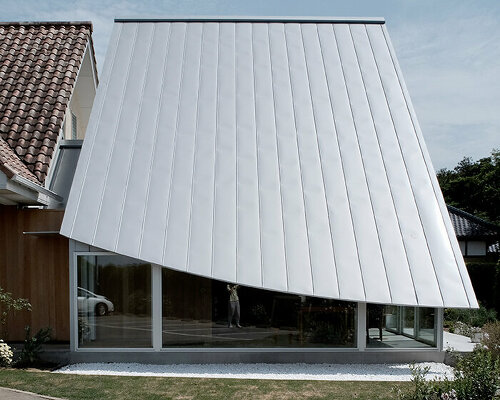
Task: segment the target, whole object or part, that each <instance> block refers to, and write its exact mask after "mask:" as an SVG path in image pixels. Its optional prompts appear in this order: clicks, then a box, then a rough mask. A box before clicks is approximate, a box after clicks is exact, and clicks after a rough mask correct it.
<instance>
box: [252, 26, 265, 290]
mask: <svg viewBox="0 0 500 400" xmlns="http://www.w3.org/2000/svg"><path fill="white" fill-rule="evenodd" d="M253 36H254V29H253V24H250V51H251V53H252V57H251V58H252V83H253V84H252V89H253V117H254V119H255V157H256V160H255V163H256V164H255V166H256V168H257V199H258V213H259V220H258V223H259V254H260V284H261V286H264V274H263V272H262V271H263V269H264V260H263V255H262V221H261V218H262V216H261V203H260V200H261V199H260V177H259V171H260V169H259V131H258V129H257V98H256V90H255V57H254V39H253Z"/></svg>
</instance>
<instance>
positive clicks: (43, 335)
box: [16, 325, 51, 367]
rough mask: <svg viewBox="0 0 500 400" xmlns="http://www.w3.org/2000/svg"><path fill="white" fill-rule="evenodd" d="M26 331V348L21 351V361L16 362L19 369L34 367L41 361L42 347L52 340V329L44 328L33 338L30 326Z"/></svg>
mask: <svg viewBox="0 0 500 400" xmlns="http://www.w3.org/2000/svg"><path fill="white" fill-rule="evenodd" d="M24 330H25V332H26V338H25V339H24V347H23V349H22V350H21V355H20V356H19V360H18V361H17V362H16V366H18V367H25V366H28V365H32V364H34V363H35V362H37V361H38V360H40V350H41V349H42V345H43V344H44V343H47V342H48V341H49V340H50V331H51V329H50V328H42V329H40V330H39V331H38V332H37V333H35V334H34V335H33V336H31V328H30V326H29V325H28V326H26V328H24Z"/></svg>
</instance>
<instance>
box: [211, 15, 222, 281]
mask: <svg viewBox="0 0 500 400" xmlns="http://www.w3.org/2000/svg"><path fill="white" fill-rule="evenodd" d="M216 26H217V62H216V70H215V91H216V93H215V138H214V201H213V203H212V246H211V247H212V256H211V259H210V276H211V277H213V270H214V258H215V250H214V249H215V240H214V234H215V211H216V209H217V208H216V207H215V204H216V200H217V179H216V178H217V136H218V133H219V94H220V92H219V57H220V24H219V23H217V24H216Z"/></svg>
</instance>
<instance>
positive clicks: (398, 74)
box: [382, 29, 471, 306]
mask: <svg viewBox="0 0 500 400" xmlns="http://www.w3.org/2000/svg"><path fill="white" fill-rule="evenodd" d="M382 32H383V33H384V38H385V41H386V44H387V48H388V49H389V54H390V56H391V59H392V62H393V65H394V70H395V72H396V76H397V77H398V82H399V86H400V87H401V92H402V94H403V98H404V100H405V104H406V109H407V110H408V114H409V115H410V120H411V123H412V126H413V130H414V131H415V136H416V138H417V143H418V147H419V150H420V154H421V155H422V159H423V160H424V164H425V167H426V171H427V176H428V177H429V180H430V182H431V186H432V191H433V192H434V198H435V200H436V203H437V206H438V209H439V211H440V214H441V220H442V222H443V225H444V227H445V229H446V233H447V237H448V242H449V243H450V248H451V251H452V253H453V258H454V259H455V263H456V265H457V268H458V275H459V276H460V281H461V282H462V288H463V290H464V293H465V296H466V297H467V303H469V306H470V305H471V302H470V299H469V293H467V290H466V288H465V284H464V280H463V277H462V273H461V271H460V267H459V265H458V260H457V255H456V253H455V250H454V249H453V245H452V243H451V238H450V233H449V231H448V227H447V226H446V222H445V220H444V218H445V216H444V213H443V211H442V209H441V206H440V204H439V199H438V194H437V193H436V187H435V184H434V181H433V177H432V175H431V172H430V165H429V163H428V160H427V158H426V157H425V154H424V150H423V148H422V143H421V138H420V134H419V129H417V128H418V123H416V122H415V120H414V115H413V113H412V110H411V107H410V104H409V103H410V102H409V99H408V98H407V93H406V90H405V89H406V87H405V85H404V84H403V82H402V80H401V76H400V73H399V68H398V64H397V60H396V59H395V57H394V55H393V52H392V49H391V46H390V41H389V40H388V39H387V36H386V31H385V30H384V29H382ZM433 265H434V262H433ZM434 272H436V271H435V268H434ZM436 280H437V282H438V285H439V279H438V277H437V273H436ZM439 290H440V291H441V286H440V285H439ZM441 298H442V299H443V304H444V297H443V295H442V293H441Z"/></svg>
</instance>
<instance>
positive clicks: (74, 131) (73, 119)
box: [71, 112, 78, 140]
mask: <svg viewBox="0 0 500 400" xmlns="http://www.w3.org/2000/svg"><path fill="white" fill-rule="evenodd" d="M77 138H78V120H77V118H76V115H75V114H74V113H73V112H71V139H73V140H76V139H77Z"/></svg>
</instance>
